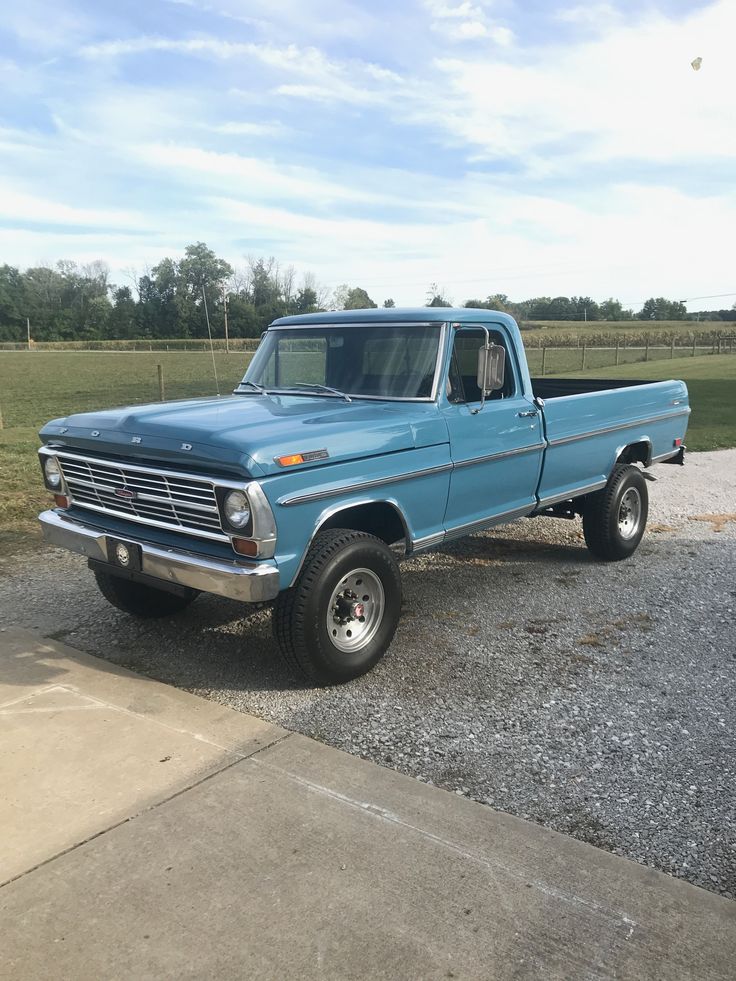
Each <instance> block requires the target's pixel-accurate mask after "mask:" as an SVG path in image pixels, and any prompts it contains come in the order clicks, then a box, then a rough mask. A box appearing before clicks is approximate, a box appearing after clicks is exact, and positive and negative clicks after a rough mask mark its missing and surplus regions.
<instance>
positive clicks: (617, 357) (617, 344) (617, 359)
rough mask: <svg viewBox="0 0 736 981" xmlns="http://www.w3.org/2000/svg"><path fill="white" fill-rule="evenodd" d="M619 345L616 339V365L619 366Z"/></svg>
mask: <svg viewBox="0 0 736 981" xmlns="http://www.w3.org/2000/svg"><path fill="white" fill-rule="evenodd" d="M618 345H619V340H618V337H617V338H616V364H618Z"/></svg>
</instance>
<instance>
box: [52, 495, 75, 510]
mask: <svg viewBox="0 0 736 981" xmlns="http://www.w3.org/2000/svg"><path fill="white" fill-rule="evenodd" d="M54 500H55V501H56V506H57V508H68V507H69V505H70V503H71V502H70V500H69V498H68V497H67V496H66V494H54Z"/></svg>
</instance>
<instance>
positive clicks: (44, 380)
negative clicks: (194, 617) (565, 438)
mask: <svg viewBox="0 0 736 981" xmlns="http://www.w3.org/2000/svg"><path fill="white" fill-rule="evenodd" d="M529 355H530V364H531V369H532V372H533V373H535V372H538V370H539V359H540V357H541V355H540V352H538V351H533V350H531V351H530V352H529ZM588 356H589V359H590V360H589V364H590V365H591V367H590V368H589V369H588V370H587V371H585V372H580V371H577V370H576V369H578V368H579V366H580V363H581V361H580V357H581V355H580V351H579V350H578V349H576V348H570V350H569V351H554V352H553V351H550V352H548V356H547V357H548V360H547V373H548V374H551V373H552V372H554V373H557V374H565V375H572V374H577V375H578V376H580V377H586V376H587V377H598V378H637V379H644V378H647V379H652V380H655V379H665V378H672V377H676V378H683V379H684V380H685V381H686V382H687V383H688V387H689V389H690V401H691V405H692V407H693V414H692V416H691V420H690V427H689V430H688V436H687V445H688V447H689V448H690V449H691V450H710V449H718V448H723V447H729V446H736V355H734V356H732V355H725V354H724V355H720V356H713V355H707V356H702V357H696V358H687V357H682V358H677V359H676V360H675V361H674V362H673V361H671V360H669V358H667V359H666V360H660V361H653V360H652V361H649V362H647V363H639V364H621V365H619V366H618V367H617V368H614V367H601V365H600V359H604V360H609V361H610V352H595V351H589V352H588ZM249 357H250V356H249V355H248V354H244V353H242V352H241V353H238V354H230V355H226V354H224V353H216V354H215V360H216V365H217V372H218V376H219V379H220V391H221V392H223V393H226V392H229V391H231V390H232V388H233V387H234V385H235V384H236V383H237V382H238V381H239V379H240V378H241V377H242V375H243V373H244V371H245V368H246V365H247V363H248V360H249ZM159 364H160V365H162V366H163V372H164V386H165V397H166V399H167V400H169V399H175V398H191V397H195V396H198V395H214V394H215V391H216V389H215V383H214V376H213V370H212V359H211V357H210V355H209V354H204V353H198V352H192V353H183V352H177V353H173V352H153V353H148V352H145V353H127V352H125V353H112V352H91V353H86V352H79V353H77V352H53V353H52V352H41V351H34V352H0V412H2V416H3V420H4V428H3V429H0V554H2V553H3V552H4V553H5V554H6V555H8V554H10V553H11V552H12V551H13V549H14V547H16V546H22V545H23V544H24V543H26V542H27V541H28V537H29V536H31V537H34V536H35V535H36V534H37V533H36V522H35V516H36V514H37V513H38V511H40V510H41V509H42V508H43V507H44V506H45V505H46V504H47V502H48V500H49V497H48V494H47V493H46V491H45V490H44V488H43V485H42V483H41V479H40V474H39V469H38V463H37V459H36V450H37V447H38V435H37V433H38V428H39V427H40V426H42V425H43V424H44V423H45V422H47V421H48V420H49V419H51V418H54V417H57V416H64V415H68V414H70V413H72V412H78V411H85V410H89V409H95V408H97V409H99V408H109V407H113V406H116V405H130V404H132V403H143V402H153V401H156V400H157V399H158V394H159V392H158V375H157V369H156V366H157V365H159Z"/></svg>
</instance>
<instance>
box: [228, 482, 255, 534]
mask: <svg viewBox="0 0 736 981" xmlns="http://www.w3.org/2000/svg"><path fill="white" fill-rule="evenodd" d="M225 517H226V519H227V522H228V524H229V525H231V526H232V527H233V528H245V526H246V525H247V524H248V521H249V520H250V507H249V506H248V498H247V497H246V496H245V494H244V493H243V492H242V491H230V493H229V494H228V495H227V497H226V498H225Z"/></svg>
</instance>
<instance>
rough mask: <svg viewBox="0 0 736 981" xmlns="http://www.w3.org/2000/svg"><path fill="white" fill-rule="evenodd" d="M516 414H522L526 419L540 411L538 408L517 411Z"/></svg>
mask: <svg viewBox="0 0 736 981" xmlns="http://www.w3.org/2000/svg"><path fill="white" fill-rule="evenodd" d="M516 414H517V416H520V417H521V418H522V419H525V418H528V417H529V416H536V415H538V412H537V410H536V409H529V411H528V412H517V413H516Z"/></svg>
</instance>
